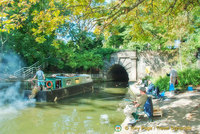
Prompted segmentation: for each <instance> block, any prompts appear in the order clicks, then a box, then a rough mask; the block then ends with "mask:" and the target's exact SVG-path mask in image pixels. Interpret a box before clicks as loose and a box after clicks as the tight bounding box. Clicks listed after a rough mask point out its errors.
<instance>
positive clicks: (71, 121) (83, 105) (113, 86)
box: [0, 82, 128, 134]
mask: <svg viewBox="0 0 200 134" xmlns="http://www.w3.org/2000/svg"><path fill="white" fill-rule="evenodd" d="M123 84H124V83H113V82H109V83H101V84H99V85H97V84H95V85H94V86H95V87H96V88H95V90H94V92H93V93H87V94H84V95H79V96H76V97H73V98H67V99H65V100H62V101H58V102H56V103H41V102H40V103H37V102H36V103H34V102H30V103H27V102H21V101H19V103H14V102H12V101H11V103H6V104H3V103H2V101H3V100H1V99H0V101H1V102H0V104H1V105H0V134H11V133H12V134H27V133H28V134H111V133H113V132H114V127H115V125H119V124H121V123H122V122H123V120H124V115H123V113H122V112H119V111H117V107H118V104H119V103H120V102H121V101H123V100H122V98H124V96H125V94H126V92H127V90H128V89H127V88H126V87H127V84H125V85H123ZM16 91H17V90H16ZM0 92H1V93H0V97H2V95H3V94H2V90H0ZM9 92H11V94H12V91H9ZM7 94H10V93H7ZM10 97H12V95H11V96H10ZM15 98H19V97H15ZM4 103H5V102H4ZM12 103H13V104H12ZM17 105H19V106H17Z"/></svg>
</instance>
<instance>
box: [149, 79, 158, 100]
mask: <svg viewBox="0 0 200 134" xmlns="http://www.w3.org/2000/svg"><path fill="white" fill-rule="evenodd" d="M147 94H149V95H153V96H154V97H155V98H157V99H158V98H160V97H161V96H160V89H159V87H157V86H155V85H154V84H153V83H152V81H151V80H149V81H148V88H147Z"/></svg>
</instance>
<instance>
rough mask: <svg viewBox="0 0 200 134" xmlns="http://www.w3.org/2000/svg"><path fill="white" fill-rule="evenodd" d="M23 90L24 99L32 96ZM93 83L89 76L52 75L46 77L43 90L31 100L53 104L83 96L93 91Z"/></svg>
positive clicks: (28, 91)
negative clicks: (67, 98) (64, 99)
mask: <svg viewBox="0 0 200 134" xmlns="http://www.w3.org/2000/svg"><path fill="white" fill-rule="evenodd" d="M28 85H29V86H27V87H29V89H28V90H24V97H25V98H29V97H30V95H32V94H33V92H32V90H31V89H30V81H29V84H28ZM92 85H93V81H92V78H91V76H90V75H87V74H79V75H68V74H54V75H52V76H51V77H46V79H45V81H44V89H42V90H40V91H39V92H37V94H35V95H34V97H33V98H35V99H36V101H38V102H53V101H57V100H60V99H63V98H66V97H71V96H75V95H78V94H83V93H86V92H91V91H93V86H92Z"/></svg>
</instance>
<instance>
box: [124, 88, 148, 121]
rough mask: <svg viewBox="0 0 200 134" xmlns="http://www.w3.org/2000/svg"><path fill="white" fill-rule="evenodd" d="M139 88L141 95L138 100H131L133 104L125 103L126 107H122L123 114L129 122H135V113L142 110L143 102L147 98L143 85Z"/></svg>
mask: <svg viewBox="0 0 200 134" xmlns="http://www.w3.org/2000/svg"><path fill="white" fill-rule="evenodd" d="M139 89H140V95H141V96H140V97H139V99H138V101H134V102H133V104H134V106H133V105H132V106H130V105H129V106H128V105H127V107H126V108H125V109H124V114H125V115H126V117H127V118H128V120H129V123H130V124H132V123H135V122H137V120H138V115H137V113H138V112H142V111H144V104H145V102H146V101H147V98H148V96H147V95H146V89H145V87H140V88H139Z"/></svg>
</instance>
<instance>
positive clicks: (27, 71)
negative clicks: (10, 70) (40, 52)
mask: <svg viewBox="0 0 200 134" xmlns="http://www.w3.org/2000/svg"><path fill="white" fill-rule="evenodd" d="M46 59H48V58H46ZM45 63H46V61H45V62H43V63H40V61H37V62H36V63H34V64H33V65H31V66H29V67H23V68H21V69H19V70H17V71H15V72H14V76H16V77H22V78H24V79H25V78H29V77H30V76H31V75H33V74H34V73H35V72H36V71H37V69H38V68H39V67H41V68H44V67H45V65H46V64H45Z"/></svg>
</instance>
